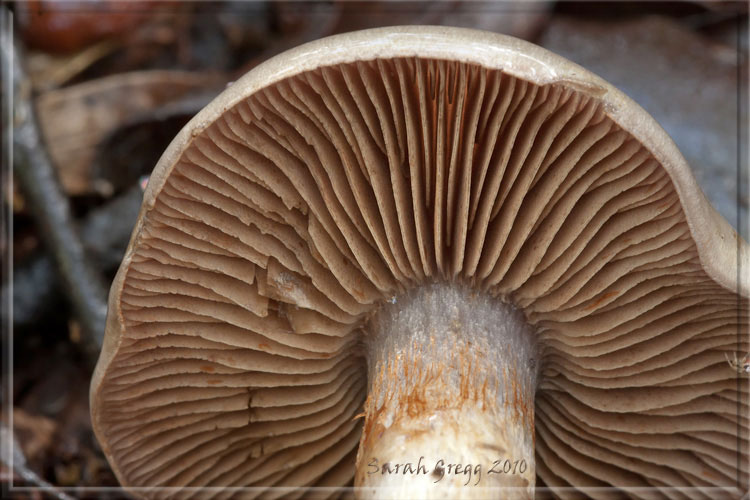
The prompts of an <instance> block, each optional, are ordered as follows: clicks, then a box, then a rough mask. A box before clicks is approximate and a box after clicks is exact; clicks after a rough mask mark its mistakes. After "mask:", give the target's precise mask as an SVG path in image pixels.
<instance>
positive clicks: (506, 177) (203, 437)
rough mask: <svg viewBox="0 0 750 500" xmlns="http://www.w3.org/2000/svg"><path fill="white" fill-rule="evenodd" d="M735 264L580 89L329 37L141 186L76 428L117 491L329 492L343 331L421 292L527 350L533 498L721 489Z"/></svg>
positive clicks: (223, 106)
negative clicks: (105, 464)
mask: <svg viewBox="0 0 750 500" xmlns="http://www.w3.org/2000/svg"><path fill="white" fill-rule="evenodd" d="M749 268H750V262H748V250H747V245H746V244H745V242H744V241H742V240H741V239H739V238H738V236H737V235H736V233H735V232H734V231H733V230H732V229H731V228H730V227H729V225H728V224H727V223H726V221H725V220H724V219H722V218H721V217H720V216H719V215H718V214H717V213H716V212H715V211H714V210H713V208H712V207H711V206H710V205H709V204H708V203H707V201H706V200H705V197H704V196H703V194H702V193H701V191H700V189H699V188H698V186H697V185H696V183H695V180H694V179H693V177H692V175H691V174H690V171H689V168H688V166H687V165H686V163H685V161H684V159H683V158H682V156H681V155H680V154H679V152H678V151H677V149H676V147H675V146H674V144H673V143H672V141H671V140H670V139H669V138H668V136H667V135H666V133H665V132H664V131H663V130H662V129H661V128H660V127H659V126H658V125H657V124H656V123H655V122H654V121H653V120H652V119H651V118H650V117H649V116H648V115H647V114H646V113H645V112H644V111H643V110H642V109H641V108H640V107H638V106H637V105H636V104H635V103H633V102H632V101H630V100H629V99H628V98H627V97H625V96H624V95H623V94H622V93H620V92H619V91H617V90H616V89H614V88H612V87H611V86H610V85H609V84H607V83H606V82H604V81H602V80H601V79H599V78H597V77H595V76H593V75H591V74H590V73H588V72H587V71H585V70H584V69H582V68H580V67H578V66H576V65H574V64H572V63H570V62H568V61H565V60H564V59H562V58H560V57H558V56H555V55H554V54H551V53H549V52H547V51H545V50H543V49H541V48H539V47H536V46H534V45H531V44H528V43H526V42H522V41H520V40H516V39H512V38H509V37H504V36H501V35H496V34H490V33H484V32H477V31H473V30H465V29H457V28H444V27H440V28H438V27H402V28H390V29H376V30H367V31H362V32H356V33H350V34H346V35H339V36H335V37H331V38H327V39H323V40H320V41H317V42H313V43H310V44H307V45H304V46H301V47H299V48H297V49H294V50H292V51H289V52H287V53H284V54H282V55H280V56H277V57H276V58H274V59H272V60H269V61H268V62H266V63H264V64H262V65H260V66H258V67H257V68H256V69H254V70H253V71H251V72H250V73H248V74H247V75H246V76H244V77H243V78H242V79H240V80H238V81H237V82H235V83H234V84H232V86H231V87H230V88H228V89H227V90H226V91H225V92H224V93H222V94H221V95H220V96H219V97H218V98H217V99H216V100H215V101H214V102H213V103H211V104H210V105H209V106H207V107H206V108H205V109H204V110H203V111H201V113H199V114H198V115H197V116H196V117H195V118H194V119H193V120H192V121H191V122H190V123H189V124H188V125H187V126H186V127H185V129H183V130H182V131H181V132H180V133H179V134H178V136H177V137H176V139H175V140H174V141H173V143H172V144H171V145H170V146H169V148H168V149H167V151H166V152H165V153H164V155H163V156H162V158H161V160H160V161H159V163H158V164H157V166H156V168H155V170H154V173H153V175H152V177H151V180H150V181H149V185H148V188H147V190H146V193H145V196H144V204H143V208H142V211H141V216H140V218H139V221H138V224H137V226H136V228H135V230H134V233H133V238H132V241H131V244H130V246H129V248H128V251H127V253H126V256H125V259H124V260H123V263H122V266H121V267H120V270H119V272H118V275H117V277H116V279H115V282H114V284H113V286H112V289H111V293H110V302H109V315H108V320H107V332H106V337H105V345H104V348H103V350H102V354H101V357H100V360H99V363H98V365H97V369H96V371H95V374H94V378H93V381H92V385H91V406H92V419H93V422H94V429H95V432H96V434H97V437H98V438H99V441H100V443H101V444H102V447H103V449H104V451H105V454H106V455H107V457H108V458H109V460H110V462H111V464H112V466H113V469H114V470H115V472H116V474H117V476H118V478H119V479H120V481H121V482H122V484H123V485H125V486H126V487H138V486H175V487H183V486H187V487H199V488H200V487H209V488H210V487H217V488H220V487H226V486H235V487H262V488H269V487H275V486H298V487H300V488H301V489H300V490H299V495H304V494H305V491H306V490H305V488H309V487H314V486H341V485H346V484H347V483H348V482H350V481H351V478H352V477H353V474H354V468H353V467H354V466H353V464H354V456H355V455H356V447H357V443H358V441H359V435H360V433H361V420H359V419H357V418H356V417H357V415H358V413H359V412H360V411H361V408H362V403H363V401H364V398H365V396H366V379H367V376H366V369H365V367H364V361H363V358H362V349H361V343H360V342H359V339H360V335H362V334H363V332H366V330H367V328H368V319H369V318H370V317H371V315H372V314H373V312H374V311H375V310H376V309H377V307H378V305H379V304H381V303H383V302H384V301H388V300H392V298H394V297H398V296H399V295H400V294H402V293H404V292H405V291H406V290H409V289H411V288H414V287H416V286H419V285H420V284H426V283H432V282H436V281H446V282H457V283H463V284H468V285H470V286H472V287H475V288H476V289H477V290H481V291H482V292H484V293H488V294H491V295H493V296H498V297H501V298H503V299H504V300H506V301H508V302H511V303H512V304H514V305H515V306H516V307H518V308H520V309H521V310H522V311H523V313H524V315H525V317H526V320H527V321H528V322H529V324H530V325H531V326H532V327H533V328H534V330H535V331H536V334H537V342H538V343H539V345H540V349H541V352H542V357H541V360H540V365H541V367H540V376H539V386H538V388H537V394H536V412H535V428H536V453H537V473H538V476H539V478H540V479H541V480H542V481H543V482H544V484H546V485H548V486H553V487H554V486H581V487H588V486H591V487H601V486H611V485H615V486H620V487H653V488H663V487H669V486H700V487H705V486H726V487H734V486H740V487H744V488H747V479H746V478H745V477H744V476H742V475H740V474H739V472H740V471H741V470H746V468H747V437H746V436H747V433H748V426H747V404H746V403H747V397H748V379H747V377H740V376H739V375H738V373H737V371H736V370H734V369H733V368H732V367H731V366H730V364H729V363H727V359H734V358H735V357H737V356H738V355H739V356H740V357H741V356H742V355H743V353H746V352H748V350H749V349H750V345H748V344H749V343H748V338H747V326H748V317H747V301H746V299H745V298H744V297H746V296H747V294H748V289H747V283H748V279H747V277H748V276H747V270H748V269H749ZM741 278H742V279H741ZM185 491H193V492H194V493H196V494H197V493H198V492H199V491H202V492H201V494H200V496H201V497H203V496H205V494H207V495H209V496H214V495H215V496H216V497H217V498H221V497H224V496H227V495H232V494H236V493H237V492H238V491H242V490H229V491H227V490H221V489H207V490H185ZM247 491H248V494H250V493H252V494H257V493H258V492H259V490H247ZM564 491H565V490H561V493H559V494H560V495H561V496H565V493H564ZM654 492H655V493H653V494H654V495H656V496H660V495H661V496H664V497H665V498H671V497H672V496H673V495H672V494H670V493H669V490H660V489H656V490H654ZM173 493H175V491H174V490H169V489H165V490H153V491H151V492H149V493H148V495H149V496H151V495H154V496H161V495H163V496H169V495H170V494H173ZM186 495H187V494H186ZM696 495H698V496H701V494H700V493H696ZM705 495H706V498H710V494H705ZM636 496H637V495H636Z"/></svg>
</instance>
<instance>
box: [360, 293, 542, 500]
mask: <svg viewBox="0 0 750 500" xmlns="http://www.w3.org/2000/svg"><path fill="white" fill-rule="evenodd" d="M370 326H371V328H370V332H369V335H368V337H367V354H368V368H369V394H368V398H367V401H366V403H365V427H364V431H363V433H362V439H361V441H360V447H359V453H358V456H357V472H356V476H355V485H356V486H357V487H358V489H357V494H358V496H359V498H531V497H533V488H534V481H535V467H534V392H535V383H536V352H535V345H534V342H533V338H534V337H533V334H532V333H533V332H532V331H531V329H530V327H529V326H528V324H527V323H526V321H525V318H524V317H523V315H522V314H521V313H520V312H518V311H517V310H515V309H514V308H513V307H511V306H509V305H507V304H505V303H503V302H501V301H500V300H498V299H495V298H493V297H490V296H489V295H485V294H480V293H477V292H474V291H471V290H469V289H468V288H464V287H462V286H460V285H452V284H435V285H430V286H426V287H421V288H418V289H415V290H413V291H411V292H409V293H407V294H406V295H404V296H402V297H399V298H398V299H397V300H395V299H394V300H392V301H391V303H390V304H386V305H385V306H383V307H382V308H381V309H380V310H379V311H378V313H377V314H376V315H375V317H374V318H373V319H372V322H371V323H370Z"/></svg>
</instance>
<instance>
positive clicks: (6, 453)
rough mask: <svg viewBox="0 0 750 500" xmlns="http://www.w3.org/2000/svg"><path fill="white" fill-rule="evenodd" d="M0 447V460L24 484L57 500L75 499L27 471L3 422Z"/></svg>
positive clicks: (17, 447) (20, 453)
mask: <svg viewBox="0 0 750 500" xmlns="http://www.w3.org/2000/svg"><path fill="white" fill-rule="evenodd" d="M0 447H1V448H2V449H0V460H2V462H3V463H4V464H5V465H7V466H8V467H9V468H11V470H13V472H14V473H16V474H18V475H19V476H20V477H21V479H23V480H24V482H26V483H28V484H31V485H33V486H34V487H36V488H38V489H39V490H40V491H42V492H44V493H46V494H47V495H49V496H50V497H52V498H56V499H57V500H75V498H73V497H72V496H70V495H68V494H67V493H64V492H62V491H60V490H58V489H57V488H55V487H54V486H53V485H51V484H50V483H48V482H47V481H45V480H44V479H42V478H41V477H39V475H38V474H37V473H36V472H34V471H33V470H31V469H29V467H28V465H27V464H26V457H25V456H24V454H23V451H22V450H21V447H20V446H18V442H17V440H16V439H15V436H14V435H13V432H12V431H11V430H10V429H9V428H8V426H6V425H5V422H2V423H0Z"/></svg>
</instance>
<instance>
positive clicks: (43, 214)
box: [2, 43, 107, 364]
mask: <svg viewBox="0 0 750 500" xmlns="http://www.w3.org/2000/svg"><path fill="white" fill-rule="evenodd" d="M14 45H15V46H18V43H16V44H14ZM2 57H3V59H4V61H3V63H4V64H3V67H6V68H11V67H12V68H13V88H14V95H15V103H14V127H13V148H14V149H13V173H14V175H15V177H16V178H17V179H18V182H19V187H20V188H21V190H22V192H23V194H24V196H25V197H26V199H27V200H28V201H29V205H30V206H31V210H32V215H33V216H34V220H35V222H36V224H37V227H38V228H39V232H40V233H41V235H42V238H43V240H44V242H45V244H46V247H47V248H48V249H49V251H50V253H51V254H52V256H53V259H54V261H55V264H56V267H57V270H58V272H59V274H60V278H61V280H62V283H63V284H64V286H65V289H66V290H67V291H68V297H69V298H70V301H71V302H72V305H73V309H74V311H75V314H76V316H77V317H78V319H79V321H80V322H81V326H82V338H81V342H80V347H81V348H82V350H83V353H84V355H85V357H86V359H87V360H88V361H89V362H90V363H92V364H93V363H94V362H95V360H96V359H97V357H98V355H99V349H100V347H101V343H102V338H103V333H104V325H105V318H106V314H107V305H106V301H105V297H106V288H105V286H104V284H103V282H102V278H101V276H100V275H99V274H98V273H97V272H95V271H94V270H93V269H92V268H91V266H90V264H89V262H88V260H87V259H86V254H85V251H84V248H83V244H82V243H81V240H80V238H79V236H78V234H77V232H76V230H75V227H74V221H73V216H72V214H71V211H70V206H69V204H68V199H67V198H66V197H65V196H64V195H63V193H62V190H61V188H60V184H59V181H58V179H57V176H56V173H55V170H54V169H53V167H52V164H51V162H50V159H49V156H48V155H47V152H46V150H45V148H44V146H43V143H42V140H41V137H40V134H39V129H38V125H37V122H36V117H35V116H34V110H33V108H32V104H31V95H30V94H31V89H30V84H29V81H28V79H27V78H26V75H25V73H24V71H23V68H22V67H21V64H20V59H19V57H18V51H17V49H16V47H3V49H2Z"/></svg>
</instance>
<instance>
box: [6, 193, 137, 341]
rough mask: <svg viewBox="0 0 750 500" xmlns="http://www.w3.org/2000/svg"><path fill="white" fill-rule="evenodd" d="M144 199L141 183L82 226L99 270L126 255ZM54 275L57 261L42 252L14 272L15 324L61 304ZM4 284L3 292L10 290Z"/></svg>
mask: <svg viewBox="0 0 750 500" xmlns="http://www.w3.org/2000/svg"><path fill="white" fill-rule="evenodd" d="M142 200H143V193H142V190H141V188H140V187H139V186H134V187H132V188H130V189H129V190H128V191H126V192H125V193H123V194H121V195H119V196H118V197H116V198H114V199H112V200H110V201H108V202H107V203H105V204H104V205H102V206H100V207H97V208H95V209H93V210H92V211H91V212H89V213H88V214H87V215H86V217H85V218H84V219H83V222H82V224H81V226H80V228H81V231H80V234H81V240H82V242H83V246H84V248H85V249H86V253H87V254H88V256H89V258H90V259H91V261H92V263H93V265H95V266H96V268H97V269H100V270H102V271H104V272H109V271H111V270H113V269H116V268H117V266H118V265H119V264H120V261H121V260H122V256H123V255H124V254H125V248H126V247H127V245H128V241H129V240H130V234H131V232H132V231H133V226H134V225H135V221H136V219H137V218H138V211H139V209H140V206H141V201H142ZM59 281H60V280H59V279H57V278H56V276H55V264H54V262H53V261H52V258H51V257H50V256H49V255H48V254H47V253H41V254H40V255H37V256H35V257H33V258H32V259H30V260H28V261H26V262H24V263H23V264H21V265H20V266H19V267H16V268H15V269H14V272H13V326H14V327H15V328H19V327H21V328H22V327H25V326H28V325H30V324H32V323H34V322H36V321H38V320H39V318H40V317H44V316H45V315H47V314H49V313H51V312H53V311H54V310H55V308H56V307H59V304H60V301H61V297H60V292H64V290H65V289H64V288H63V287H62V286H61V284H60V283H59ZM9 292H10V290H8V289H7V286H6V285H3V291H2V293H3V294H6V293H9Z"/></svg>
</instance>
